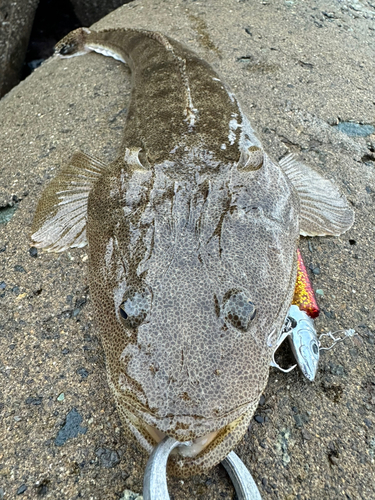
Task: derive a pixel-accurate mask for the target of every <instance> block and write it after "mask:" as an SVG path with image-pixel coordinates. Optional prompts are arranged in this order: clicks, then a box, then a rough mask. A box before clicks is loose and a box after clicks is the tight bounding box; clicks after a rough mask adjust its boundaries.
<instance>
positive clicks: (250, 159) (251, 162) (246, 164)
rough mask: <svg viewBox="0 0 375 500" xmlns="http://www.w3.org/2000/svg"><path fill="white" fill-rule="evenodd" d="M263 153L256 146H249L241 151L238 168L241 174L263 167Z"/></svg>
mask: <svg viewBox="0 0 375 500" xmlns="http://www.w3.org/2000/svg"><path fill="white" fill-rule="evenodd" d="M263 160H264V152H263V150H262V149H261V148H258V146H250V147H249V148H248V149H246V150H245V151H242V153H241V156H240V160H239V162H238V168H239V169H240V170H241V171H243V172H250V171H251V170H259V169H260V168H261V167H262V166H263Z"/></svg>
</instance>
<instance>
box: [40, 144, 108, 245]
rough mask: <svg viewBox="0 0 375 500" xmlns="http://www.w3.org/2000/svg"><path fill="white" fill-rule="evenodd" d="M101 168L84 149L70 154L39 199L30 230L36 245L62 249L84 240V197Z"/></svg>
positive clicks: (85, 210)
mask: <svg viewBox="0 0 375 500" xmlns="http://www.w3.org/2000/svg"><path fill="white" fill-rule="evenodd" d="M105 168H106V166H105V165H104V164H103V163H102V162H101V161H99V160H97V159H96V158H93V157H92V156H88V155H85V154H84V153H81V152H78V153H75V154H74V155H73V156H72V158H71V160H70V161H69V163H68V164H67V165H66V166H65V167H63V168H62V170H61V171H60V172H59V173H58V174H57V176H56V177H55V178H54V179H53V180H52V181H51V182H50V184H49V185H48V186H47V188H46V189H45V190H44V192H43V193H42V196H41V198H40V200H39V203H38V206H37V209H36V212H35V216H34V221H33V226H32V234H31V239H32V240H33V242H34V245H35V246H36V247H39V248H45V249H46V250H48V251H50V252H62V251H63V250H66V249H67V248H72V247H84V246H85V245H86V244H87V239H86V215H87V200H88V197H89V193H90V191H91V188H92V186H93V184H94V182H95V181H96V180H97V179H98V177H99V176H100V175H101V174H102V172H103V170H104V169H105Z"/></svg>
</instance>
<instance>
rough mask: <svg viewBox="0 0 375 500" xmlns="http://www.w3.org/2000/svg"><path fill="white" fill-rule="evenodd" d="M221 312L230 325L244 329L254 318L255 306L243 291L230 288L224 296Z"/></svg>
mask: <svg viewBox="0 0 375 500" xmlns="http://www.w3.org/2000/svg"><path fill="white" fill-rule="evenodd" d="M223 314H224V318H225V319H226V321H228V322H229V323H230V324H231V325H232V326H234V327H235V328H237V329H238V330H242V331H246V330H247V329H248V328H249V325H250V322H251V321H252V320H253V319H254V318H255V315H256V308H255V305H254V304H253V302H251V300H250V298H249V297H248V296H247V294H246V293H245V292H243V291H238V290H232V291H230V292H228V293H227V294H226V297H224V305H223Z"/></svg>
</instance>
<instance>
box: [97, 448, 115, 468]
mask: <svg viewBox="0 0 375 500" xmlns="http://www.w3.org/2000/svg"><path fill="white" fill-rule="evenodd" d="M95 455H96V456H97V457H98V458H99V460H100V465H101V466H102V467H105V468H107V469H111V468H112V467H115V466H116V465H117V464H118V463H119V462H120V457H119V456H118V454H117V452H116V451H114V450H110V449H109V448H98V449H97V450H96V451H95Z"/></svg>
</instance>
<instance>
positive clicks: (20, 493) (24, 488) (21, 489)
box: [17, 484, 27, 495]
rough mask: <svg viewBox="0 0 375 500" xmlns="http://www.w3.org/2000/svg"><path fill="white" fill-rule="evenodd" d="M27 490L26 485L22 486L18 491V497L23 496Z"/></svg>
mask: <svg viewBox="0 0 375 500" xmlns="http://www.w3.org/2000/svg"><path fill="white" fill-rule="evenodd" d="M26 490H27V486H26V484H21V486H20V487H19V488H18V490H17V495H23V494H24V493H25V491H26Z"/></svg>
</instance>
